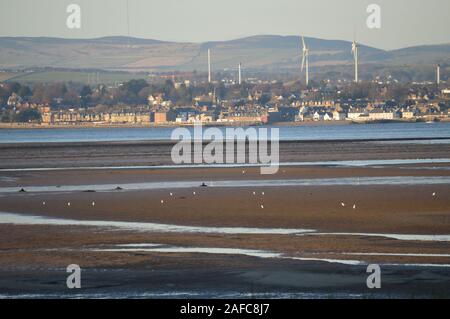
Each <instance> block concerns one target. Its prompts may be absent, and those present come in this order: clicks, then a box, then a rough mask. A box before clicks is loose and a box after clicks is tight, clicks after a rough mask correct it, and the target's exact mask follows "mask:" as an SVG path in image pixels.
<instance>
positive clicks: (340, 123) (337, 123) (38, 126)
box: [0, 119, 450, 130]
mask: <svg viewBox="0 0 450 319" xmlns="http://www.w3.org/2000/svg"><path fill="white" fill-rule="evenodd" d="M415 123H425V122H418V121H415V120H414V121H412V120H401V119H400V120H391V121H389V120H387V121H369V122H362V121H349V120H345V121H304V122H276V123H270V124H264V123H260V122H239V123H237V122H232V123H225V122H213V123H202V125H203V126H204V127H243V126H281V127H283V126H311V127H314V126H344V125H371V124H415ZM436 123H450V119H448V120H446V119H443V120H441V121H439V122H436ZM194 125H195V124H194V123H164V124H152V123H149V124H94V123H77V124H51V125H49V124H36V123H0V130H2V129H11V130H15V129H17V130H19V129H24V130H25V129H87V128H89V129H115V128H176V127H193V126H194Z"/></svg>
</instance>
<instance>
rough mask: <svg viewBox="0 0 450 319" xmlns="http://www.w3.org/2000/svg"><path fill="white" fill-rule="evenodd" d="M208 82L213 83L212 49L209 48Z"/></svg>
mask: <svg viewBox="0 0 450 319" xmlns="http://www.w3.org/2000/svg"><path fill="white" fill-rule="evenodd" d="M208 83H211V49H208Z"/></svg>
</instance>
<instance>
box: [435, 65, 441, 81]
mask: <svg viewBox="0 0 450 319" xmlns="http://www.w3.org/2000/svg"><path fill="white" fill-rule="evenodd" d="M436 82H437V85H439V84H441V65H440V64H438V65H437V66H436Z"/></svg>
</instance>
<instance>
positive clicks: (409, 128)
mask: <svg viewBox="0 0 450 319" xmlns="http://www.w3.org/2000/svg"><path fill="white" fill-rule="evenodd" d="M264 127H267V128H279V129H280V140H282V141H289V140H304V141H308V140H361V139H364V140H365V139H404V138H412V139H414V138H417V139H423V138H428V139H432V138H443V137H445V138H450V123H444V122H440V123H433V124H427V123H389V124H371V125H317V126H264ZM187 129H188V130H190V131H191V134H192V132H193V128H192V127H189V128H187ZM219 129H220V130H222V132H224V131H225V130H226V128H225V127H220V128H219ZM172 131H173V128H169V127H159V128H76V129H73V128H67V129H1V130H0V144H4V143H36V142H105V141H108V142H112V141H144V140H149V141H156V140H170V137H171V134H172Z"/></svg>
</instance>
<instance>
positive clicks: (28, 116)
mask: <svg viewBox="0 0 450 319" xmlns="http://www.w3.org/2000/svg"><path fill="white" fill-rule="evenodd" d="M40 120H41V113H39V111H38V110H36V109H26V110H24V111H20V112H19V113H18V114H16V116H15V121H16V122H21V123H28V122H37V121H40Z"/></svg>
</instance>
